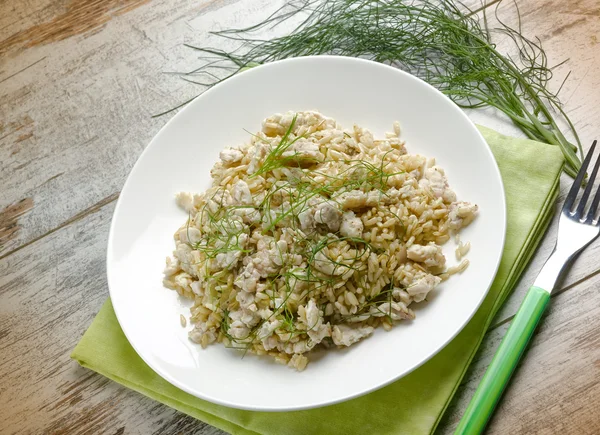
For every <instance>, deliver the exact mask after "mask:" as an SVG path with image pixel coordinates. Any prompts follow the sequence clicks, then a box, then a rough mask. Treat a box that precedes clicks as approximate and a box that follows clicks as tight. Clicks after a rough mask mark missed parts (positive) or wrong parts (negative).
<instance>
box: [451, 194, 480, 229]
mask: <svg viewBox="0 0 600 435" xmlns="http://www.w3.org/2000/svg"><path fill="white" fill-rule="evenodd" d="M477 209H478V207H477V204H471V203H470V202H466V201H458V202H453V203H452V204H450V212H449V213H448V227H449V228H450V229H452V230H455V231H458V230H460V229H461V228H464V227H466V226H467V225H469V224H470V223H471V222H472V221H473V219H475V215H476V213H477Z"/></svg>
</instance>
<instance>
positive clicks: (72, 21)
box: [0, 0, 148, 54]
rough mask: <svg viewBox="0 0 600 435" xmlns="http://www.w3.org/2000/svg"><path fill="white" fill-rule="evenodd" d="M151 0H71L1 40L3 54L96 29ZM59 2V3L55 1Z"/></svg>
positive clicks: (0, 51) (0, 49) (0, 52)
mask: <svg viewBox="0 0 600 435" xmlns="http://www.w3.org/2000/svg"><path fill="white" fill-rule="evenodd" d="M147 1H148V0H72V1H71V2H69V3H67V4H65V5H64V6H63V7H62V8H60V9H64V12H63V13H60V14H58V15H56V16H55V17H53V18H52V19H50V20H48V21H44V22H42V23H39V24H35V25H32V26H31V27H28V28H27V29H24V30H21V31H18V32H16V33H13V34H12V35H11V36H9V37H8V38H6V39H4V40H2V41H0V54H6V53H7V52H8V51H10V50H16V49H19V48H21V49H22V48H29V47H34V46H36V45H39V44H48V43H50V42H54V41H61V40H63V39H66V38H70V37H71V36H74V35H79V34H82V33H86V32H90V31H94V30H96V29H98V27H100V26H102V25H103V24H106V23H107V22H108V21H109V20H110V19H111V18H112V17H113V16H116V15H120V14H123V13H126V12H128V11H130V10H132V9H134V8H136V7H137V6H139V5H141V4H143V3H146V2H147ZM54 6H55V7H56V6H57V5H56V4H55V5H54Z"/></svg>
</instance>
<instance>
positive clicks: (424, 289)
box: [406, 274, 442, 302]
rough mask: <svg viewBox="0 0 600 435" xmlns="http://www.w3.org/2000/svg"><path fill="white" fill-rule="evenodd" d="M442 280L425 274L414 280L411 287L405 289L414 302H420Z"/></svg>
mask: <svg viewBox="0 0 600 435" xmlns="http://www.w3.org/2000/svg"><path fill="white" fill-rule="evenodd" d="M441 281H442V279H441V278H440V277H437V276H434V275H431V274H427V275H425V276H423V277H422V278H419V279H418V280H416V281H415V282H414V283H413V284H412V285H410V286H409V287H407V288H406V291H407V292H408V294H409V295H410V296H411V297H412V298H413V300H414V301H415V302H421V301H422V300H424V299H425V298H426V297H427V294H428V293H429V292H430V291H431V290H433V289H434V288H435V287H436V286H437V285H438V284H439V283H440V282H441Z"/></svg>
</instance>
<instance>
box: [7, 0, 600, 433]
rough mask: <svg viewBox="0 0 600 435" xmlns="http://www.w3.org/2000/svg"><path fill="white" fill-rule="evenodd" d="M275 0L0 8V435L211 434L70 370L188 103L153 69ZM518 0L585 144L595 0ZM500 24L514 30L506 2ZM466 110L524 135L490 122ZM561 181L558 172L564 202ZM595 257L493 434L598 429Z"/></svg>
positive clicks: (565, 293)
mask: <svg viewBox="0 0 600 435" xmlns="http://www.w3.org/2000/svg"><path fill="white" fill-rule="evenodd" d="M281 3H282V2H281V1H278V2H277V3H276V4H274V3H272V2H270V1H269V0H201V1H198V2H188V1H185V0H166V1H160V2H159V1H156V0H153V1H148V2H144V1H142V0H122V1H117V0H105V1H100V0H82V1H75V0H62V1H57V2H54V1H49V0H24V1H23V2H0V47H4V48H3V49H1V48H0V52H1V51H2V50H4V52H3V53H2V55H1V56H0V162H1V163H0V422H1V423H0V432H1V433H19V432H22V433H41V432H47V433H91V432H94V433H117V434H121V433H156V434H159V433H160V434H163V433H165V434H175V433H195V434H204V435H214V434H217V433H222V432H220V431H218V430H217V429H215V428H211V427H210V426H208V425H206V424H204V423H202V422H199V421H197V420H194V419H192V418H190V417H187V416H184V415H182V414H181V413H178V412H177V411H174V410H172V409H169V408H167V407H165V406H163V405H160V404H158V403H156V402H153V401H151V400H149V399H146V398H144V397H143V396H141V395H139V394H137V393H135V392H132V391H129V390H127V389H125V388H122V387H120V386H118V385H117V384H115V383H113V382H109V381H107V380H106V379H104V378H102V377H101V376H99V375H96V374H93V373H91V372H89V371H87V370H84V369H81V368H79V367H78V366H77V365H76V364H75V363H74V362H72V361H70V360H69V358H68V355H69V353H70V351H71V350H72V348H73V347H74V345H75V343H76V342H77V341H78V339H79V338H80V337H81V335H82V334H83V331H84V330H85V329H86V328H87V326H89V324H90V323H91V320H92V319H93V317H94V315H95V313H96V312H97V311H98V309H99V308H100V306H101V304H102V302H103V301H104V300H105V298H106V297H107V295H108V292H107V287H106V279H105V269H104V267H105V266H104V258H105V253H106V239H107V235H108V227H109V223H110V218H111V215H112V210H113V208H114V204H115V201H116V199H117V198H118V195H119V192H120V189H121V187H122V185H123V183H124V181H125V178H126V176H127V174H128V172H129V170H130V169H131V167H132V166H133V164H134V162H135V160H136V159H137V157H138V156H139V155H140V153H141V152H142V150H143V149H144V147H145V146H146V145H147V143H148V142H149V141H150V139H151V138H152V137H153V136H154V135H155V134H156V132H157V131H158V130H159V129H160V127H161V126H162V125H164V123H165V122H166V121H167V119H168V117H162V118H151V115H152V114H154V113H157V112H160V111H162V110H164V109H166V108H169V107H172V106H173V105H176V104H177V103H180V102H182V101H185V100H186V99H188V98H190V97H192V96H194V95H196V94H197V93H198V91H199V88H197V87H196V86H194V85H191V84H188V83H185V82H183V81H181V80H179V79H178V78H176V77H175V76H173V75H169V74H164V73H165V72H168V71H189V70H191V69H193V68H194V67H196V66H197V61H196V58H195V56H196V55H195V54H194V53H193V52H190V51H189V50H188V49H186V48H185V47H183V42H193V43H199V44H206V43H212V42H214V39H211V38H210V36H209V35H207V31H208V30H213V29H219V28H225V27H231V26H238V25H247V24H250V23H253V22H255V21H257V20H259V19H260V18H262V17H264V16H266V15H267V14H268V13H269V12H271V11H272V10H273V9H275V8H276V7H277V6H278V5H279V4H281ZM468 3H469V5H470V6H472V7H475V8H476V7H477V6H478V5H479V3H480V2H479V1H478V0H474V1H471V2H468ZM494 3H496V2H494ZM518 5H519V6H520V12H521V17H522V20H523V23H522V24H523V30H524V32H525V33H527V34H529V35H537V36H538V37H540V39H541V41H542V42H543V44H544V47H545V49H546V50H547V52H548V54H549V56H550V64H553V63H558V62H560V61H562V60H564V59H566V58H569V59H570V62H569V63H568V65H567V66H563V67H560V68H559V69H557V70H556V77H555V80H554V81H553V86H556V87H558V86H559V85H560V82H561V81H562V78H563V77H564V75H565V74H566V72H567V70H568V69H570V70H571V71H572V73H571V76H570V78H569V80H568V81H567V83H566V84H565V86H564V88H563V92H562V95H563V101H564V102H565V104H566V106H565V109H566V110H567V112H568V113H569V115H570V116H571V118H572V119H573V121H574V122H575V124H576V126H577V128H578V131H579V132H580V134H581V137H582V140H583V142H584V144H586V146H587V145H588V144H589V143H590V142H591V139H593V138H594V137H595V135H596V134H597V132H598V130H597V129H598V119H599V118H600V116H599V115H600V105H599V104H598V103H597V102H598V101H600V75H599V74H597V71H598V70H599V69H600V68H599V67H600V56H599V54H600V45H598V41H599V40H600V19H599V17H600V7H599V6H598V4H597V2H596V1H595V0H578V1H571V2H561V1H559V0H535V1H530V2H525V1H518ZM494 8H495V5H492V6H489V7H488V8H487V9H486V10H487V11H488V12H493V9H494ZM498 12H499V14H500V16H501V17H502V18H503V19H504V20H506V21H507V22H515V20H516V16H517V15H516V11H515V8H514V5H513V4H512V2H503V3H501V5H500V7H499V9H498ZM491 21H492V22H493V18H491ZM7 41H8V42H7ZM502 44H503V42H502V41H501V40H500V44H499V46H500V48H501V49H502V47H503V45H502ZM470 116H471V117H472V119H474V120H475V121H476V122H480V123H482V124H484V125H488V126H490V127H492V128H496V129H498V130H500V131H502V132H505V133H512V134H517V135H518V134H519V132H518V131H517V130H516V129H514V127H512V126H511V125H510V124H509V123H507V122H504V121H502V120H501V119H500V118H498V117H497V116H494V114H493V113H491V112H490V111H479V112H471V113H470ZM568 185H569V180H568V178H566V177H564V179H563V184H562V186H561V192H562V193H561V195H562V196H564V194H565V192H566V191H567V190H568ZM555 232H556V222H554V223H553V224H552V226H551V228H550V230H549V234H548V236H547V237H546V239H545V240H544V242H543V243H542V245H541V246H540V248H539V250H538V252H537V253H536V254H535V257H534V259H533V261H532V262H531V264H530V265H529V267H528V269H527V271H526V272H525V274H524V275H523V277H522V279H521V281H520V283H519V284H518V286H517V288H516V289H515V292H514V294H513V296H512V297H511V298H510V299H509V300H508V301H507V303H506V304H505V306H504V307H503V309H502V310H501V312H500V313H499V314H498V316H497V318H496V319H495V321H494V325H493V326H492V328H491V330H490V332H489V333H488V335H487V336H486V339H485V341H484V344H483V346H482V349H481V350H480V352H479V354H478V356H477V361H476V362H475V364H474V365H473V366H472V367H471V370H470V371H469V373H468V374H467V377H466V378H465V381H464V382H463V385H462V387H461V390H460V391H459V393H458V394H457V396H456V398H455V400H454V401H453V403H452V405H451V408H450V411H449V413H448V415H447V418H446V420H445V422H444V425H443V426H442V427H441V429H440V431H441V432H448V431H450V430H451V429H452V427H453V426H454V424H455V423H456V421H457V420H458V418H459V416H460V414H461V411H462V410H463V409H464V408H465V406H466V404H467V403H468V399H469V398H470V395H471V394H472V392H473V391H474V389H475V388H476V385H477V383H478V381H479V379H480V378H481V376H482V374H483V372H484V370H485V368H486V367H487V364H489V361H490V360H491V357H492V355H493V352H494V350H495V348H496V346H497V344H498V343H499V341H500V339H501V338H502V336H503V334H504V332H505V330H506V328H507V327H508V325H509V322H510V320H511V318H512V315H514V313H515V312H516V309H517V308H518V305H519V304H520V301H521V299H522V297H523V295H524V293H525V291H526V290H527V288H528V287H529V286H530V285H531V283H532V282H533V279H534V277H535V275H536V274H537V272H538V271H539V269H540V268H541V265H542V264H543V262H544V261H545V259H546V258H547V256H548V255H549V253H550V251H551V249H552V246H553V239H554V238H555ZM599 245H600V244H599V243H596V244H594V245H592V246H591V247H590V248H588V250H587V251H586V253H585V255H584V256H582V257H581V258H580V259H579V260H578V261H577V262H576V263H575V265H574V267H573V268H572V269H571V271H570V273H569V275H568V276H567V277H566V279H565V281H564V282H563V283H562V286H561V287H562V293H559V294H558V295H557V296H555V297H553V301H552V305H551V308H550V312H549V314H548V316H547V317H546V319H545V320H544V323H543V324H542V328H541V330H540V333H539V334H538V336H537V337H536V339H535V340H534V342H533V348H532V352H530V353H529V354H528V357H527V359H526V360H525V361H524V363H523V365H522V367H521V368H520V370H519V372H518V374H517V377H516V378H515V380H514V382H513V384H512V386H511V387H510V390H509V391H508V395H507V396H506V399H505V401H504V402H503V404H502V406H501V408H500V409H499V411H498V414H497V416H496V418H495V419H494V421H493V423H492V427H491V431H492V433H535V432H537V433H556V432H565V433H598V432H600V428H599V424H600V423H599V422H600V416H599V415H598V412H597V411H596V409H597V407H598V406H599V405H600V392H599V387H598V383H597V382H595V379H598V378H599V376H598V375H599V373H598V371H600V356H599V355H598V348H599V347H600V346H599V344H600V343H599V341H598V340H599V339H598V335H597V334H596V332H595V331H596V330H598V326H599V325H598V320H597V319H598V318H600V316H599V315H598V314H599V313H598V310H597V308H595V307H598V306H600V292H598V291H594V289H596V290H597V288H598V286H599V285H600V265H599V264H598V262H597V260H596V258H598V254H599V253H600V246H599ZM563 375H564V376H563Z"/></svg>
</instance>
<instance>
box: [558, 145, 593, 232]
mask: <svg viewBox="0 0 600 435" xmlns="http://www.w3.org/2000/svg"><path fill="white" fill-rule="evenodd" d="M596 142H597V141H594V142H593V143H592V146H591V147H590V150H589V151H588V153H587V155H586V156H585V160H584V161H583V164H582V165H581V169H580V170H579V172H578V173H577V177H576V178H575V181H574V182H573V186H572V187H571V190H570V191H569V194H568V195H567V199H566V200H565V205H564V206H563V209H562V212H563V214H568V216H570V217H572V218H574V219H577V220H579V221H580V222H582V223H587V224H592V225H594V224H598V221H597V220H596V221H594V217H595V216H596V211H597V209H598V203H599V202H600V188H598V190H597V191H596V195H595V196H594V200H593V201H592V205H591V206H590V208H589V210H588V213H587V216H586V217H585V218H582V215H583V211H584V210H585V205H586V203H587V200H588V198H589V196H590V193H591V192H592V188H593V187H594V180H595V179H596V174H597V173H598V168H599V167H600V156H599V157H598V158H597V159H596V164H595V165H594V169H593V171H592V174H591V175H590V178H589V180H588V182H587V186H586V187H585V191H584V192H583V196H582V197H581V200H580V201H579V205H578V206H577V208H576V209H575V210H574V211H573V210H572V208H573V203H574V202H575V199H576V198H577V193H578V192H579V189H580V187H581V183H582V182H583V178H584V177H585V173H586V171H587V168H588V166H589V164H590V161H591V160H592V156H593V155H594V150H595V148H596Z"/></svg>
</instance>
